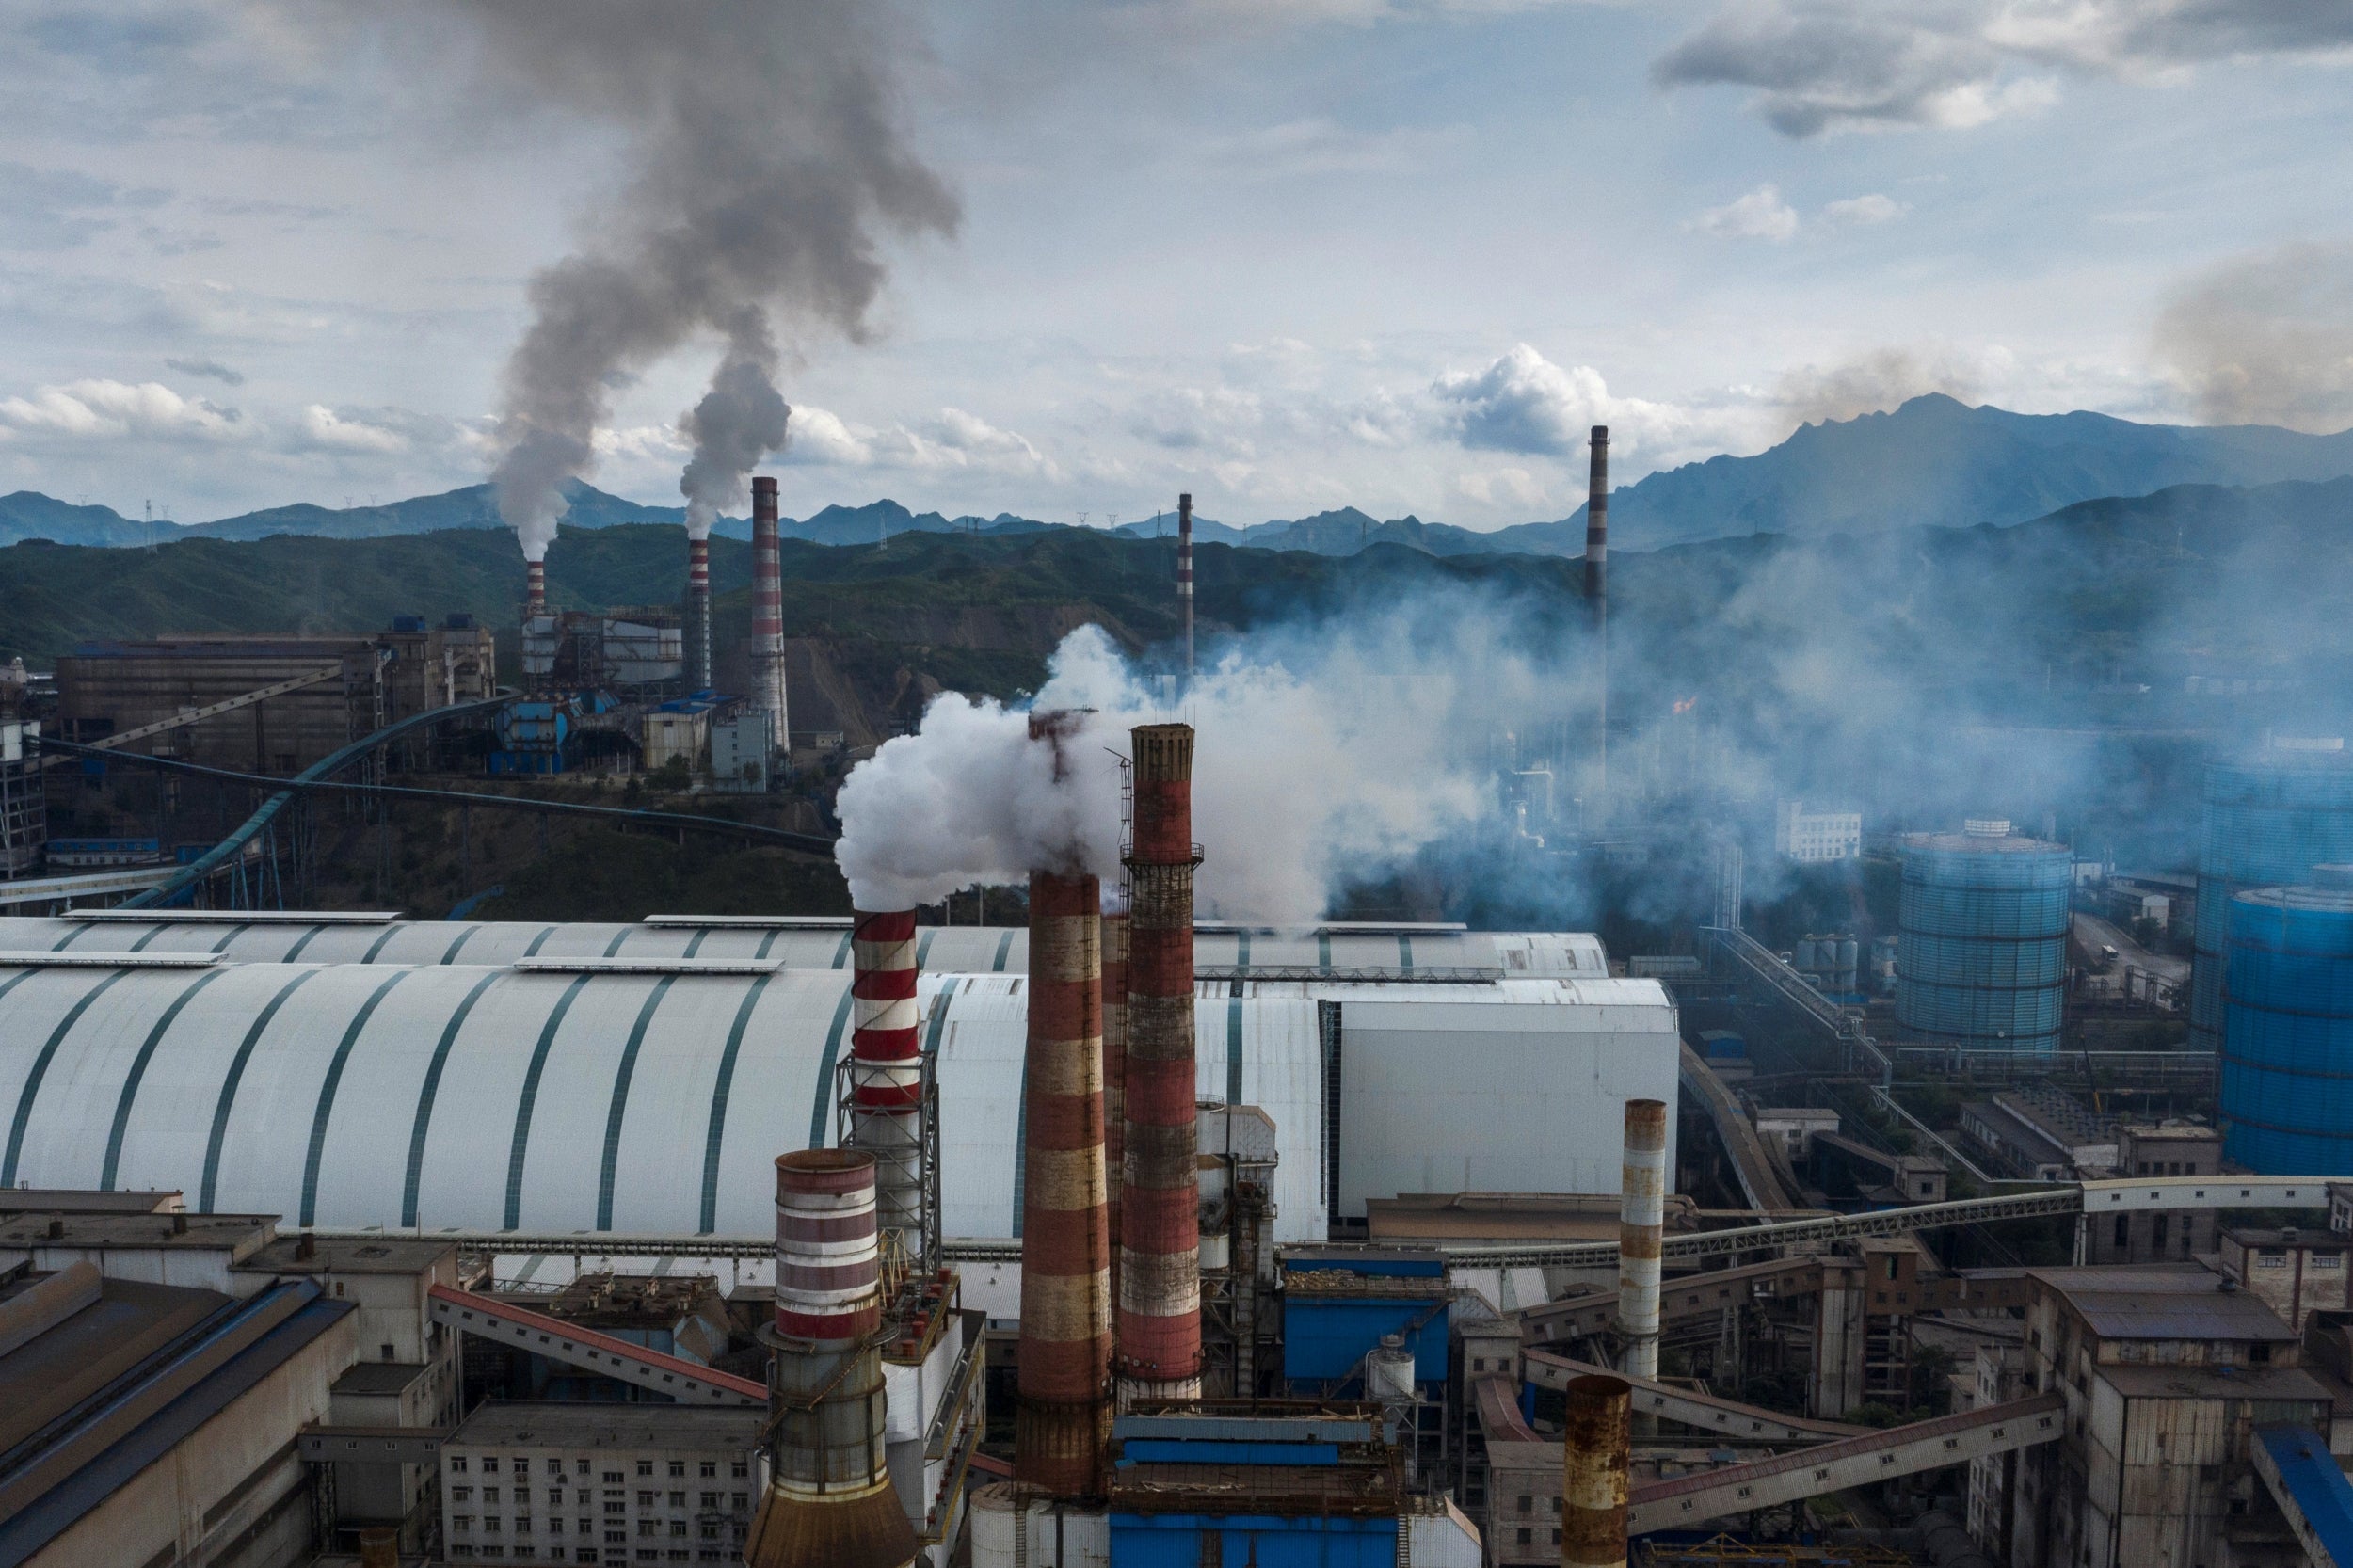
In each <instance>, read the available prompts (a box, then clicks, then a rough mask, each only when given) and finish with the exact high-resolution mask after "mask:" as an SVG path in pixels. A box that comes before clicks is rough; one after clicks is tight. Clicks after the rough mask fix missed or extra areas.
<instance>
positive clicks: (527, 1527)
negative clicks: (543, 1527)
mask: <svg viewBox="0 0 2353 1568" xmlns="http://www.w3.org/2000/svg"><path fill="white" fill-rule="evenodd" d="M515 1533H516V1534H517V1535H529V1534H530V1533H531V1515H530V1514H528V1513H518V1514H517V1515H515Z"/></svg>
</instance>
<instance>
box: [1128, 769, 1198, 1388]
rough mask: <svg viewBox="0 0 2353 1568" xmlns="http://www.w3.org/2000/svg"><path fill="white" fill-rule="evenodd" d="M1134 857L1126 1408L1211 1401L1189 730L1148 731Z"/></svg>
mask: <svg viewBox="0 0 2353 1568" xmlns="http://www.w3.org/2000/svg"><path fill="white" fill-rule="evenodd" d="M1130 739H1131V743H1132V745H1133V748H1134V757H1135V837H1134V841H1133V842H1132V843H1131V844H1130V845H1129V846H1128V856H1127V864H1128V885H1129V888H1130V889H1131V891H1130V895H1129V896H1130V900H1131V902H1130V905H1129V909H1128V1048H1127V1055H1126V1062H1125V1067H1124V1075H1123V1076H1124V1084H1123V1091H1124V1099H1125V1109H1126V1120H1127V1130H1126V1135H1125V1138H1124V1140H1123V1143H1124V1147H1125V1151H1126V1154H1125V1158H1124V1160H1122V1161H1121V1164H1122V1171H1121V1177H1120V1195H1119V1214H1120V1220H1119V1225H1120V1231H1119V1236H1120V1243H1119V1336H1118V1350H1117V1352H1116V1354H1115V1358H1114V1364H1115V1366H1116V1368H1117V1369H1118V1375H1119V1405H1120V1408H1121V1409H1123V1410H1124V1409H1127V1408H1128V1407H1129V1406H1131V1405H1132V1404H1134V1403H1135V1402H1137V1401H1139V1400H1197V1399H1199V1398H1200V1397H1201V1172H1200V1163H1199V1160H1198V1158H1197V1156H1198V1155H1199V1153H1200V1150H1199V1147H1198V1144H1199V1136H1198V1132H1197V1130H1196V1128H1197V1123H1196V1116H1195V1111H1194V1094H1193V1072H1194V1068H1193V869H1194V868H1195V867H1196V866H1198V865H1199V864H1200V863H1201V857H1200V856H1199V855H1198V854H1197V853H1196V852H1195V851H1194V849H1193V727H1192V726H1190V725H1183V724H1145V725H1138V726H1137V727H1136V728H1135V729H1134V731H1133V733H1132V735H1131V737H1130Z"/></svg>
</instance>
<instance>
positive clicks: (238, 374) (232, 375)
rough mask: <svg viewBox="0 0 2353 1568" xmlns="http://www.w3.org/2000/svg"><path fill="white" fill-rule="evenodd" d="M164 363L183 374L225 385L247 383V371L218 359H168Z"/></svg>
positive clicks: (236, 385)
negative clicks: (232, 367) (232, 366)
mask: <svg viewBox="0 0 2353 1568" xmlns="http://www.w3.org/2000/svg"><path fill="white" fill-rule="evenodd" d="M164 363H165V364H166V365H167V366H168V367H169V368H170V369H173V370H176V371H178V372H179V373H180V374H181V375H183V376H201V377H203V378H204V379H205V380H207V381H218V382H219V383H220V384H221V385H222V386H224V387H242V386H244V385H245V372H243V371H241V370H232V369H231V368H230V367H229V366H227V365H224V364H222V363H221V362H220V361H219V360H205V359H192V360H165V361H164Z"/></svg>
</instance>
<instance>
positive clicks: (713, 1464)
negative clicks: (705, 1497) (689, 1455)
mask: <svg viewBox="0 0 2353 1568" xmlns="http://www.w3.org/2000/svg"><path fill="white" fill-rule="evenodd" d="M700 1469H701V1472H702V1478H703V1480H710V1479H711V1478H712V1477H713V1476H715V1475H717V1474H718V1473H719V1462H718V1461H717V1460H715V1459H706V1460H704V1461H703V1462H702V1464H701V1466H700Z"/></svg>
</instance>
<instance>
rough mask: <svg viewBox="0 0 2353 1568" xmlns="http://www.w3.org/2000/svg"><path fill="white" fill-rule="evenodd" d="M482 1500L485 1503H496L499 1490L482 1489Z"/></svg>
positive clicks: (489, 1487) (491, 1487) (487, 1487)
mask: <svg viewBox="0 0 2353 1568" xmlns="http://www.w3.org/2000/svg"><path fill="white" fill-rule="evenodd" d="M482 1500H483V1501H484V1502H486V1503H494V1502H497V1501H498V1500H499V1489H498V1488H497V1487H495V1486H486V1487H484V1488H483V1489H482Z"/></svg>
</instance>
